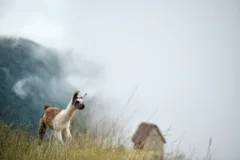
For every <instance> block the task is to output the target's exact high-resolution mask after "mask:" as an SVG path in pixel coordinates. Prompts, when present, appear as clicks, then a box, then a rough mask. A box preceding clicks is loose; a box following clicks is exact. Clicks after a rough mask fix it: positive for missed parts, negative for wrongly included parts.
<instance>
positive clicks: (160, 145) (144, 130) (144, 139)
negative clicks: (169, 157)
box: [132, 122, 166, 160]
mask: <svg viewBox="0 0 240 160" xmlns="http://www.w3.org/2000/svg"><path fill="white" fill-rule="evenodd" d="M132 141H133V143H134V149H138V150H139V149H140V150H148V151H149V150H150V151H157V152H158V153H159V158H158V159H161V160H163V159H164V144H165V143H166V140H165V138H164V137H163V135H162V133H161V131H160V130H159V128H158V127H157V125H155V124H152V123H146V122H143V123H141V124H140V125H139V126H138V128H137V130H136V131H135V133H134V135H133V137H132Z"/></svg>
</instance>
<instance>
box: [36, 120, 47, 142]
mask: <svg viewBox="0 0 240 160" xmlns="http://www.w3.org/2000/svg"><path fill="white" fill-rule="evenodd" d="M46 130H47V126H46V124H45V123H44V120H43V118H41V119H40V120H39V128H38V137H39V144H41V142H42V141H43V138H44V135H45V133H46Z"/></svg>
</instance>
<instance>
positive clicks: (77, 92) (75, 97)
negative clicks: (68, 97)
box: [72, 91, 79, 101]
mask: <svg viewBox="0 0 240 160" xmlns="http://www.w3.org/2000/svg"><path fill="white" fill-rule="evenodd" d="M78 94H79V91H76V92H75V93H74V94H73V96H72V101H74V100H75V99H77V96H78Z"/></svg>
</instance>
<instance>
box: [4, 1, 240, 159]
mask: <svg viewBox="0 0 240 160" xmlns="http://www.w3.org/2000/svg"><path fill="white" fill-rule="evenodd" d="M239 25H240V2H239V1H237V0H201V1H200V0H189V1H187V0H182V1H178V0H168V1H167V0H166V1H163V0H158V1H150V0H148V1H147V0H145V1H142V0H121V1H111V0H102V1H97V0H95V1H94V0H88V1H82V0H51V1H47V0H35V1H32V0H21V1H20V0H15V1H14V0H1V1H0V35H17V36H23V37H25V38H29V39H32V40H34V41H36V42H38V43H40V44H43V45H45V46H47V47H53V48H56V49H59V50H62V49H63V50H64V49H66V50H69V49H71V50H73V51H74V59H75V61H77V60H78V59H80V58H82V57H84V58H87V59H90V60H91V61H92V62H96V63H98V64H100V65H101V66H102V67H103V71H102V75H101V76H102V78H101V80H102V81H101V83H100V84H98V83H97V84H98V85H95V86H94V87H96V88H103V89H104V91H103V95H104V96H105V97H106V98H107V97H109V99H111V98H113V99H115V100H117V101H118V102H119V103H117V105H116V106H115V105H114V106H111V114H113V115H116V116H121V115H123V119H124V120H125V121H123V123H124V125H126V127H127V128H128V129H129V130H130V131H129V134H130V135H131V134H132V133H133V132H134V130H135V129H136V127H137V125H138V124H139V123H140V122H141V121H149V122H153V123H156V124H157V125H158V126H159V128H160V129H161V130H162V131H166V130H167V129H168V127H170V126H171V136H169V137H167V138H166V139H167V142H168V143H169V144H171V142H173V141H174V140H175V139H177V138H178V137H179V136H181V134H183V133H184V137H183V138H184V140H183V142H182V143H181V147H182V150H183V151H185V152H189V151H190V150H191V149H193V148H196V154H197V155H199V156H200V157H201V156H203V155H204V154H205V153H206V148H207V145H208V140H209V138H210V137H212V143H213V148H216V151H215V155H214V159H217V160H220V159H221V160H222V159H224V160H230V159H231V160H237V159H240V156H239V153H238V151H239V148H240V145H239V144H240V120H239V118H238V116H239V114H240V109H239V105H240V100H239V98H240V97H239V89H240V87H239V83H238V81H237V80H239V67H240V65H239V60H240V56H239V53H238V52H239V51H240V47H239V45H238V43H239V40H240V31H239V27H240V26H239ZM69 65H70V67H69V68H70V69H71V63H70V64H69ZM75 69H76V68H75ZM79 69H80V68H79ZM81 69H82V70H83V68H81ZM79 79H81V76H78V75H75V77H69V80H70V81H71V83H72V84H73V85H76V86H79ZM136 85H138V89H137V91H136V93H135V95H134V96H133V98H132V100H131V102H130V104H129V106H128V107H127V108H126V109H125V110H124V111H123V108H124V104H125V102H126V100H127V98H128V97H129V95H130V94H131V92H132V91H133V89H134V88H135V87H136ZM85 87H86V88H88V86H85ZM94 87H93V86H91V87H89V88H91V91H92V92H93V91H94ZM91 91H90V92H89V94H90V95H91ZM129 117H131V118H130V119H129ZM125 123H126V124H125Z"/></svg>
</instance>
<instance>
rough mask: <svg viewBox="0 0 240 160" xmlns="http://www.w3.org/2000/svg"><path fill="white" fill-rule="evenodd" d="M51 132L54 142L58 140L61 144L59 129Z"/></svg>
mask: <svg viewBox="0 0 240 160" xmlns="http://www.w3.org/2000/svg"><path fill="white" fill-rule="evenodd" d="M52 134H53V139H54V141H55V143H58V142H60V143H61V144H63V140H62V133H61V131H56V130H54V131H53V132H52Z"/></svg>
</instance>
